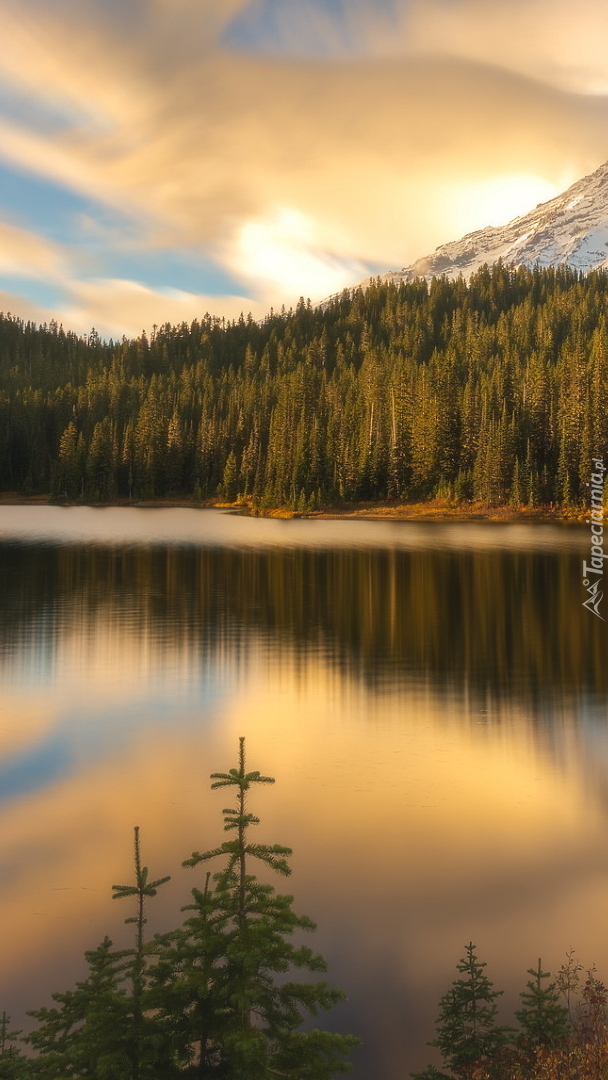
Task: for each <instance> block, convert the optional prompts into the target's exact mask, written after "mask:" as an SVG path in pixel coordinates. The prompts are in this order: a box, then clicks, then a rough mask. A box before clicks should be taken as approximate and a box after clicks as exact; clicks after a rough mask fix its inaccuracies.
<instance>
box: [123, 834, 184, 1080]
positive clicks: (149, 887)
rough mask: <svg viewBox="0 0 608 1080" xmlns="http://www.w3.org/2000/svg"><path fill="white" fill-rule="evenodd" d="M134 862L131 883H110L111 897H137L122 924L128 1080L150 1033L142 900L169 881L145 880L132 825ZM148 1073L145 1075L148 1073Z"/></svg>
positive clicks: (137, 1072)
mask: <svg viewBox="0 0 608 1080" xmlns="http://www.w3.org/2000/svg"><path fill="white" fill-rule="evenodd" d="M133 832H134V864H135V882H134V884H133V885H113V886H112V890H113V896H112V899H113V900H122V899H125V898H126V897H131V896H133V897H136V898H137V914H136V915H131V916H129V918H127V919H125V923H127V924H129V923H131V924H135V928H136V930H135V948H134V949H133V950H129V951H128V952H127V953H126V955H128V956H130V957H131V958H132V960H131V965H130V971H129V975H130V980H131V987H132V994H131V1007H132V1017H133V1024H132V1034H131V1039H130V1042H131V1055H130V1056H131V1060H132V1069H131V1076H132V1080H140V1076H141V1075H142V1063H143V1058H144V1055H145V1050H146V1049H147V1047H146V1045H145V1044H146V1042H148V1043H149V1042H150V1038H151V1037H152V1032H150V1038H148V1039H147V1040H146V1034H147V1028H148V1027H149V1026H150V1024H147V1023H146V1019H145V1017H144V992H145V986H146V953H147V951H148V950H147V948H146V944H145V941H144V926H145V924H146V921H147V920H146V917H145V901H146V898H147V897H151V896H156V893H157V891H158V889H159V888H160V886H161V885H164V884H165V882H167V881H169V880H170V879H169V878H168V877H162V878H158V879H157V880H156V881H148V867H147V866H142V865H141V851H140V844H139V826H138V825H136V826H135V827H134V830H133ZM149 1056H151V1059H152V1062H156V1061H157V1057H158V1054H157V1053H156V1052H155V1053H153V1054H152V1055H149ZM148 1075H149V1074H148Z"/></svg>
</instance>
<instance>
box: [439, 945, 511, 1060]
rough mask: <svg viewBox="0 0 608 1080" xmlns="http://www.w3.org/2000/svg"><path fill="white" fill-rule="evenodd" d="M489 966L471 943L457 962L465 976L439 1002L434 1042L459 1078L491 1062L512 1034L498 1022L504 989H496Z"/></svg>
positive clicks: (453, 984) (459, 969)
mask: <svg viewBox="0 0 608 1080" xmlns="http://www.w3.org/2000/svg"><path fill="white" fill-rule="evenodd" d="M485 966H486V965H485V963H483V962H482V961H480V960H478V959H477V956H476V955H475V946H474V945H473V943H472V942H470V943H469V944H468V945H467V946H466V956H465V957H464V958H463V959H462V960H460V961H459V962H458V964H457V969H458V971H459V972H460V973H461V975H462V978H460V979H456V980H455V981H454V982H453V983H452V988H451V989H450V990H449V991H448V993H447V994H444V996H443V997H442V998H441V1001H440V1002H439V1010H440V1011H439V1018H438V1020H437V1037H436V1038H435V1039H433V1041H432V1042H431V1043H430V1045H431V1046H436V1047H438V1049H439V1050H440V1051H441V1054H442V1057H443V1060H444V1063H445V1064H446V1065H447V1066H448V1068H450V1069H452V1071H453V1072H454V1073H456V1075H457V1076H459V1077H465V1078H471V1077H472V1076H473V1074H474V1072H475V1069H476V1068H477V1067H478V1066H480V1065H482V1064H487V1063H488V1062H491V1061H492V1059H493V1058H495V1057H496V1055H497V1054H498V1052H499V1051H500V1050H501V1048H502V1047H503V1046H504V1045H505V1043H506V1041H507V1037H508V1033H509V1030H508V1029H507V1028H504V1027H498V1026H497V1025H496V1023H495V1021H496V1014H497V1012H498V1008H497V1005H496V999H497V998H498V997H500V996H501V994H502V993H503V991H502V990H494V987H493V985H492V983H491V982H490V980H489V979H488V977H487V975H486V974H485V973H484V970H483V969H484V968H485ZM420 1075H421V1076H425V1074H420Z"/></svg>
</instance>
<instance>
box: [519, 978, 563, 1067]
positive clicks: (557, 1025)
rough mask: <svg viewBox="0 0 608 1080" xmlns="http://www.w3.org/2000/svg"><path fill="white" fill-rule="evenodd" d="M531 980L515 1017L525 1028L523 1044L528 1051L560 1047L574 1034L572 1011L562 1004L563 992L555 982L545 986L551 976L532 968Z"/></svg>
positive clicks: (522, 1028)
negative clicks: (571, 1019)
mask: <svg viewBox="0 0 608 1080" xmlns="http://www.w3.org/2000/svg"><path fill="white" fill-rule="evenodd" d="M528 975H530V976H531V978H530V979H529V980H528V982H527V983H526V987H527V989H526V990H523V991H522V993H521V995H520V997H521V1000H522V1007H521V1009H519V1010H518V1011H517V1012H516V1013H515V1016H516V1018H517V1021H518V1023H519V1026H520V1027H521V1036H520V1038H519V1042H520V1044H521V1045H522V1046H523V1047H524V1048H527V1049H532V1048H535V1047H538V1046H558V1045H559V1044H560V1043H562V1042H563V1041H564V1039H565V1038H566V1037H567V1035H568V1033H569V1031H570V1023H569V1021H568V1010H567V1009H566V1008H565V1007H564V1006H563V1005H562V1004H561V1002H560V999H559V991H558V989H557V987H556V985H555V983H554V982H552V983H549V985H548V986H543V981H544V980H545V979H549V978H550V977H551V976H550V973H549V972H548V971H543V970H542V966H541V961H540V960H539V961H538V968H536V969H535V968H528Z"/></svg>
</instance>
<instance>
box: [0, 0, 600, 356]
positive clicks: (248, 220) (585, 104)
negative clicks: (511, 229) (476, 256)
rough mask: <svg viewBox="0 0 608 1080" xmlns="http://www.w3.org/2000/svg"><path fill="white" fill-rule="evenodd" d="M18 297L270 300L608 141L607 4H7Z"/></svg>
mask: <svg viewBox="0 0 608 1080" xmlns="http://www.w3.org/2000/svg"><path fill="white" fill-rule="evenodd" d="M0 33H1V40H2V49H1V50H0V310H3V311H5V312H11V313H12V314H13V315H15V316H18V317H20V318H24V319H33V320H35V321H37V322H49V321H50V320H55V321H56V322H58V323H62V324H63V326H64V327H65V328H66V329H70V330H74V331H76V332H77V333H79V334H88V333H89V332H90V331H91V330H92V329H93V328H94V329H95V330H96V331H97V332H98V333H99V334H101V335H102V336H104V337H113V338H114V339H115V340H116V339H120V338H122V336H123V335H126V336H127V337H132V336H136V335H138V334H139V333H141V331H142V330H146V331H147V332H148V333H149V332H150V330H151V329H152V327H153V326H154V325H155V324H156V325H163V324H164V323H166V322H170V323H173V324H175V323H181V322H183V321H184V320H185V321H186V322H190V321H191V320H192V319H194V318H201V317H202V316H203V315H205V314H206V313H207V312H209V313H210V314H212V315H217V316H225V317H226V318H230V319H233V318H238V317H239V315H240V313H241V312H242V313H243V314H245V315H247V314H248V313H249V312H251V314H252V315H253V317H254V318H264V317H265V316H266V315H267V314H268V312H269V311H270V309H271V308H273V309H274V310H275V311H276V310H280V309H281V307H282V306H283V305H284V306H285V307H286V308H287V309H289V308H290V307H291V306H295V304H296V303H297V302H298V300H299V298H300V297H301V296H303V297H304V298H310V299H311V300H312V302H313V303H315V302H317V301H320V300H322V299H323V298H325V297H326V296H328V295H330V294H332V293H335V292H337V291H339V290H341V289H343V288H346V287H349V286H351V285H354V284H356V283H358V282H360V281H364V280H365V279H366V278H368V277H369V276H370V275H372V274H377V273H382V272H384V271H386V270H389V269H397V268H401V267H403V266H406V265H408V264H409V263H411V262H413V261H414V260H415V259H417V258H419V257H421V256H424V255H427V254H429V253H430V252H431V251H433V250H434V248H435V247H437V246H438V245H439V244H441V243H445V242H447V241H449V240H453V239H457V238H459V237H460V236H462V235H463V234H464V233H466V232H470V231H472V230H474V229H476V228H483V227H485V226H486V225H489V224H492V225H499V224H503V223H504V222H506V221H509V220H511V219H512V218H513V217H515V216H517V215H518V214H523V213H526V212H527V211H528V210H530V209H532V208H533V207H534V206H536V204H537V203H539V202H543V201H545V200H547V199H550V198H552V197H553V196H554V195H556V194H558V193H559V192H560V191H562V190H564V189H565V188H566V187H568V186H569V185H570V184H571V183H573V182H574V181H575V180H577V179H578V178H579V177H581V176H583V175H585V174H587V173H589V172H592V171H593V170H594V169H596V168H597V167H598V166H599V165H601V164H602V163H603V162H604V161H605V160H606V159H607V158H608V50H606V48H605V42H606V41H607V40H608V4H606V2H605V0H576V3H575V2H574V0H0Z"/></svg>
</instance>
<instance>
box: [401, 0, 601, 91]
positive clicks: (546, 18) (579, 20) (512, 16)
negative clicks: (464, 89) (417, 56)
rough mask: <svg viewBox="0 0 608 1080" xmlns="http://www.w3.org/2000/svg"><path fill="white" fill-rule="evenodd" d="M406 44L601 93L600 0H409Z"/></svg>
mask: <svg viewBox="0 0 608 1080" xmlns="http://www.w3.org/2000/svg"><path fill="white" fill-rule="evenodd" d="M402 26H403V30H404V33H405V35H406V37H407V47H408V49H409V50H411V51H412V52H415V53H423V54H427V55H428V54H438V53H439V54H444V55H448V56H458V57H460V58H462V59H468V60H474V61H477V62H484V63H487V64H494V65H496V66H498V67H503V68H506V69H507V70H510V71H512V72H516V73H518V74H521V75H524V76H527V77H529V78H533V79H538V80H540V81H543V82H546V83H548V84H549V85H551V86H555V87H557V88H559V89H560V90H568V91H573V92H575V93H583V94H606V93H607V92H608V54H607V53H606V47H605V43H606V38H607V37H608V8H606V5H605V3H604V2H603V0H579V2H577V4H576V5H573V3H572V2H571V0H509V2H508V3H505V2H504V0H458V2H456V3H455V2H454V0H412V4H411V7H410V8H409V11H408V13H407V15H405V14H404V17H403V22H402Z"/></svg>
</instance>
